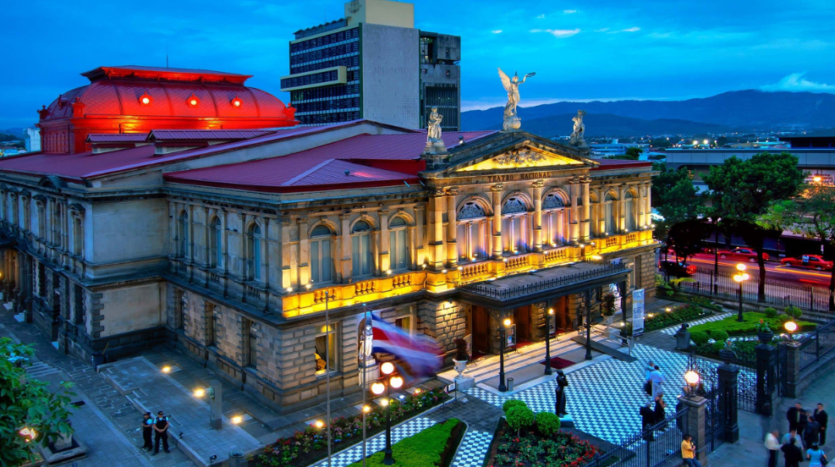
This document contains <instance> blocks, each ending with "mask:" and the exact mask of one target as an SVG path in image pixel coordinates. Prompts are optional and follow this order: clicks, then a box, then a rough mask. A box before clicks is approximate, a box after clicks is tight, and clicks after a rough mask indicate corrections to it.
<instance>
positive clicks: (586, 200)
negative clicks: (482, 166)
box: [580, 175, 591, 243]
mask: <svg viewBox="0 0 835 467" xmlns="http://www.w3.org/2000/svg"><path fill="white" fill-rule="evenodd" d="M582 183H583V220H582V224H581V225H580V241H581V242H584V243H585V242H588V241H589V238H591V196H590V195H589V184H590V183H591V177H589V176H588V175H586V176H585V177H584V178H583V179H582Z"/></svg>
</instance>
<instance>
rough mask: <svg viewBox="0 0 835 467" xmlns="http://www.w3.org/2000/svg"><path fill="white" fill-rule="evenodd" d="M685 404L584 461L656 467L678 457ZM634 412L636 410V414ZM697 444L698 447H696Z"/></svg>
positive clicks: (596, 465) (593, 466) (603, 466)
mask: <svg viewBox="0 0 835 467" xmlns="http://www.w3.org/2000/svg"><path fill="white" fill-rule="evenodd" d="M687 413H688V408H687V407H682V409H681V410H677V411H676V412H675V413H674V414H671V415H668V416H667V417H666V418H665V419H664V420H663V421H661V422H659V423H657V424H655V425H653V426H651V427H648V428H647V429H644V430H641V431H640V432H638V433H635V434H633V435H631V436H628V437H627V438H626V439H624V440H623V442H622V443H620V444H619V445H617V446H616V447H614V448H613V449H611V450H609V451H608V452H606V453H605V454H603V455H600V456H598V457H595V459H594V460H593V461H592V462H591V463H589V464H587V465H588V466H589V467H657V466H660V465H663V464H664V463H666V462H668V461H670V460H671V459H679V460H680V459H681V441H682V435H683V433H684V430H685V427H686V421H687ZM636 416H637V414H636ZM697 448H698V447H697Z"/></svg>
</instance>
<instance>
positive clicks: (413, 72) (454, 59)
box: [281, 0, 461, 130]
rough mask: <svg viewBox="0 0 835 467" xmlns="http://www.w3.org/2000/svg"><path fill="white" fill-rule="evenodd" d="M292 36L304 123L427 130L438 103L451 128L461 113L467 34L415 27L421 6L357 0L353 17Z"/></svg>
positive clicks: (286, 82) (295, 96) (294, 86)
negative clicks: (355, 123)
mask: <svg viewBox="0 0 835 467" xmlns="http://www.w3.org/2000/svg"><path fill="white" fill-rule="evenodd" d="M295 36H296V38H295V40H293V41H290V74H289V75H288V76H284V77H282V78H281V90H282V91H287V92H290V102H291V104H292V106H293V107H295V108H296V110H297V112H296V118H297V119H298V120H299V122H300V124H301V125H326V124H330V123H338V122H346V121H351V120H357V119H360V118H365V119H371V120H375V121H378V122H383V123H389V124H392V125H398V126H404V127H408V128H424V127H425V126H426V123H425V122H426V116H427V115H429V113H430V112H431V108H432V107H438V112H439V113H440V114H441V115H443V117H444V120H443V123H442V127H443V128H444V129H445V130H458V129H459V127H460V124H459V122H460V115H461V73H460V67H459V65H458V61H459V60H460V59H461V38H460V37H458V36H450V35H444V34H436V33H431V32H424V31H420V30H418V29H415V27H414V5H413V4H411V3H401V2H394V1H390V0H352V1H350V2H348V3H346V4H345V17H344V18H342V19H339V20H336V21H332V22H330V23H325V24H321V25H319V26H315V27H312V28H307V29H302V30H300V31H297V32H296V33H295Z"/></svg>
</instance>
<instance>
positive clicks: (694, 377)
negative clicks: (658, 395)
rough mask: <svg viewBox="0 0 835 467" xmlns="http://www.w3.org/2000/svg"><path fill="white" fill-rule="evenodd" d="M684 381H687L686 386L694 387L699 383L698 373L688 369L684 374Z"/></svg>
mask: <svg viewBox="0 0 835 467" xmlns="http://www.w3.org/2000/svg"><path fill="white" fill-rule="evenodd" d="M684 381H686V382H687V385H688V386H690V387H692V388H695V387H696V386H698V385H699V374H698V373H696V372H695V371H693V370H690V371H688V372H687V373H685V374H684Z"/></svg>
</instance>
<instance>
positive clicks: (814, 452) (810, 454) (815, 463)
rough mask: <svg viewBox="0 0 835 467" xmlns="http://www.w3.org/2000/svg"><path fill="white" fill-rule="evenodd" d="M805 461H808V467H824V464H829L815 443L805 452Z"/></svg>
mask: <svg viewBox="0 0 835 467" xmlns="http://www.w3.org/2000/svg"><path fill="white" fill-rule="evenodd" d="M806 459H807V460H808V461H809V467H822V466H823V465H825V464H824V462H829V459H827V458H826V454H824V452H823V451H821V449H820V448H819V447H818V444H817V443H813V444H812V445H811V446H810V447H809V449H808V450H807V451H806Z"/></svg>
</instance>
